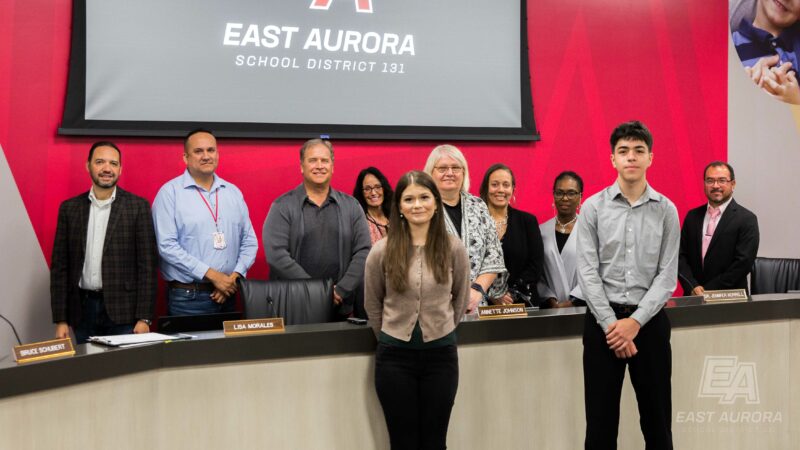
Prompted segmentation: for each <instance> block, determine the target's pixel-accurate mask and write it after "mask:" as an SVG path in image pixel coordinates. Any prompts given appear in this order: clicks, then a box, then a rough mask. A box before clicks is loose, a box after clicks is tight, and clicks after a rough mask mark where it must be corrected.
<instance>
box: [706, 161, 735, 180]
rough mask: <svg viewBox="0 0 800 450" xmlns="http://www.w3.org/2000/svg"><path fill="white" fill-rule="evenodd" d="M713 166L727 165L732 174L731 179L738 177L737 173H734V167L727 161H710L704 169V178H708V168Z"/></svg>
mask: <svg viewBox="0 0 800 450" xmlns="http://www.w3.org/2000/svg"><path fill="white" fill-rule="evenodd" d="M712 167H725V168H727V169H728V172H729V173H730V174H731V181H733V180H735V179H736V175H734V173H733V167H731V165H730V164H728V163H726V162H725V161H711V162H710V163H708V165H707V166H706V168H705V169H703V179H705V178H706V174H707V173H708V169H710V168H712Z"/></svg>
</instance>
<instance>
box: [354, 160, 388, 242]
mask: <svg viewBox="0 0 800 450" xmlns="http://www.w3.org/2000/svg"><path fill="white" fill-rule="evenodd" d="M353 197H355V198H356V200H358V203H359V204H360V205H361V208H362V209H363V210H364V214H365V215H366V217H367V224H368V225H369V237H370V239H371V240H372V244H373V245H374V244H375V243H376V242H378V241H379V240H381V239H382V238H383V237H384V236H386V232H387V231H388V229H389V213H390V211H391V210H392V186H391V185H390V184H389V180H387V179H386V177H385V176H384V175H383V174H382V173H381V171H380V170H378V169H376V168H374V167H367V168H366V169H364V170H362V171H361V172H360V173H359V174H358V178H357V179H356V186H355V187H354V188H353Z"/></svg>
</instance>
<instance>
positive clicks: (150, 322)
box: [139, 319, 153, 327]
mask: <svg viewBox="0 0 800 450" xmlns="http://www.w3.org/2000/svg"><path fill="white" fill-rule="evenodd" d="M139 322H144V323H146V324H147V326H148V327H149V326H150V325H152V324H153V321H152V320H150V319H139Z"/></svg>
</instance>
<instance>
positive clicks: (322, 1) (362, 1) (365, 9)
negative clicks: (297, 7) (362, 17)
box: [309, 0, 372, 14]
mask: <svg viewBox="0 0 800 450" xmlns="http://www.w3.org/2000/svg"><path fill="white" fill-rule="evenodd" d="M333 1H334V0H311V6H309V8H310V9H323V10H327V9H328V8H330V7H331V3H333ZM355 3H356V12H360V13H369V14H372V0H355Z"/></svg>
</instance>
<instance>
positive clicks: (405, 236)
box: [383, 170, 452, 292]
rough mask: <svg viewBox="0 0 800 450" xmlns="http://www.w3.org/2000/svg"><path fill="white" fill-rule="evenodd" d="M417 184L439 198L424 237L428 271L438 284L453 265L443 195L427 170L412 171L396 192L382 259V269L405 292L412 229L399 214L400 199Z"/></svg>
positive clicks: (398, 185)
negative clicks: (410, 187) (426, 234)
mask: <svg viewBox="0 0 800 450" xmlns="http://www.w3.org/2000/svg"><path fill="white" fill-rule="evenodd" d="M412 184H415V185H417V186H420V187H423V188H425V189H428V190H429V191H431V193H432V194H433V197H434V198H435V199H436V211H435V212H434V213H433V217H432V218H431V224H430V227H429V228H428V237H427V239H426V240H425V262H426V263H427V265H428V270H430V271H432V272H433V277H434V279H435V280H436V282H437V283H439V284H444V283H445V282H446V281H447V277H448V275H449V272H450V268H451V265H452V264H451V259H450V237H449V236H448V234H447V229H446V228H445V225H444V208H443V207H442V196H441V194H439V189H437V188H436V183H434V182H433V178H431V176H430V175H428V174H427V173H425V172H420V171H418V170H412V171H411V172H407V173H406V174H405V175H403V176H402V177H400V181H398V182H397V186H396V188H395V192H394V202H393V203H392V213H391V215H390V216H389V234H388V236H387V237H386V254H385V255H384V258H383V270H384V271H385V272H386V275H387V278H388V282H389V283H390V284H391V286H392V288H394V290H396V291H397V292H404V291H405V290H406V288H407V287H408V264H409V263H410V258H411V252H412V251H413V248H412V245H413V244H412V242H411V230H410V229H409V227H408V222H407V221H406V219H405V218H404V217H401V216H400V198H401V196H402V195H403V192H405V190H406V188H408V187H409V186H411V185H412Z"/></svg>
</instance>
